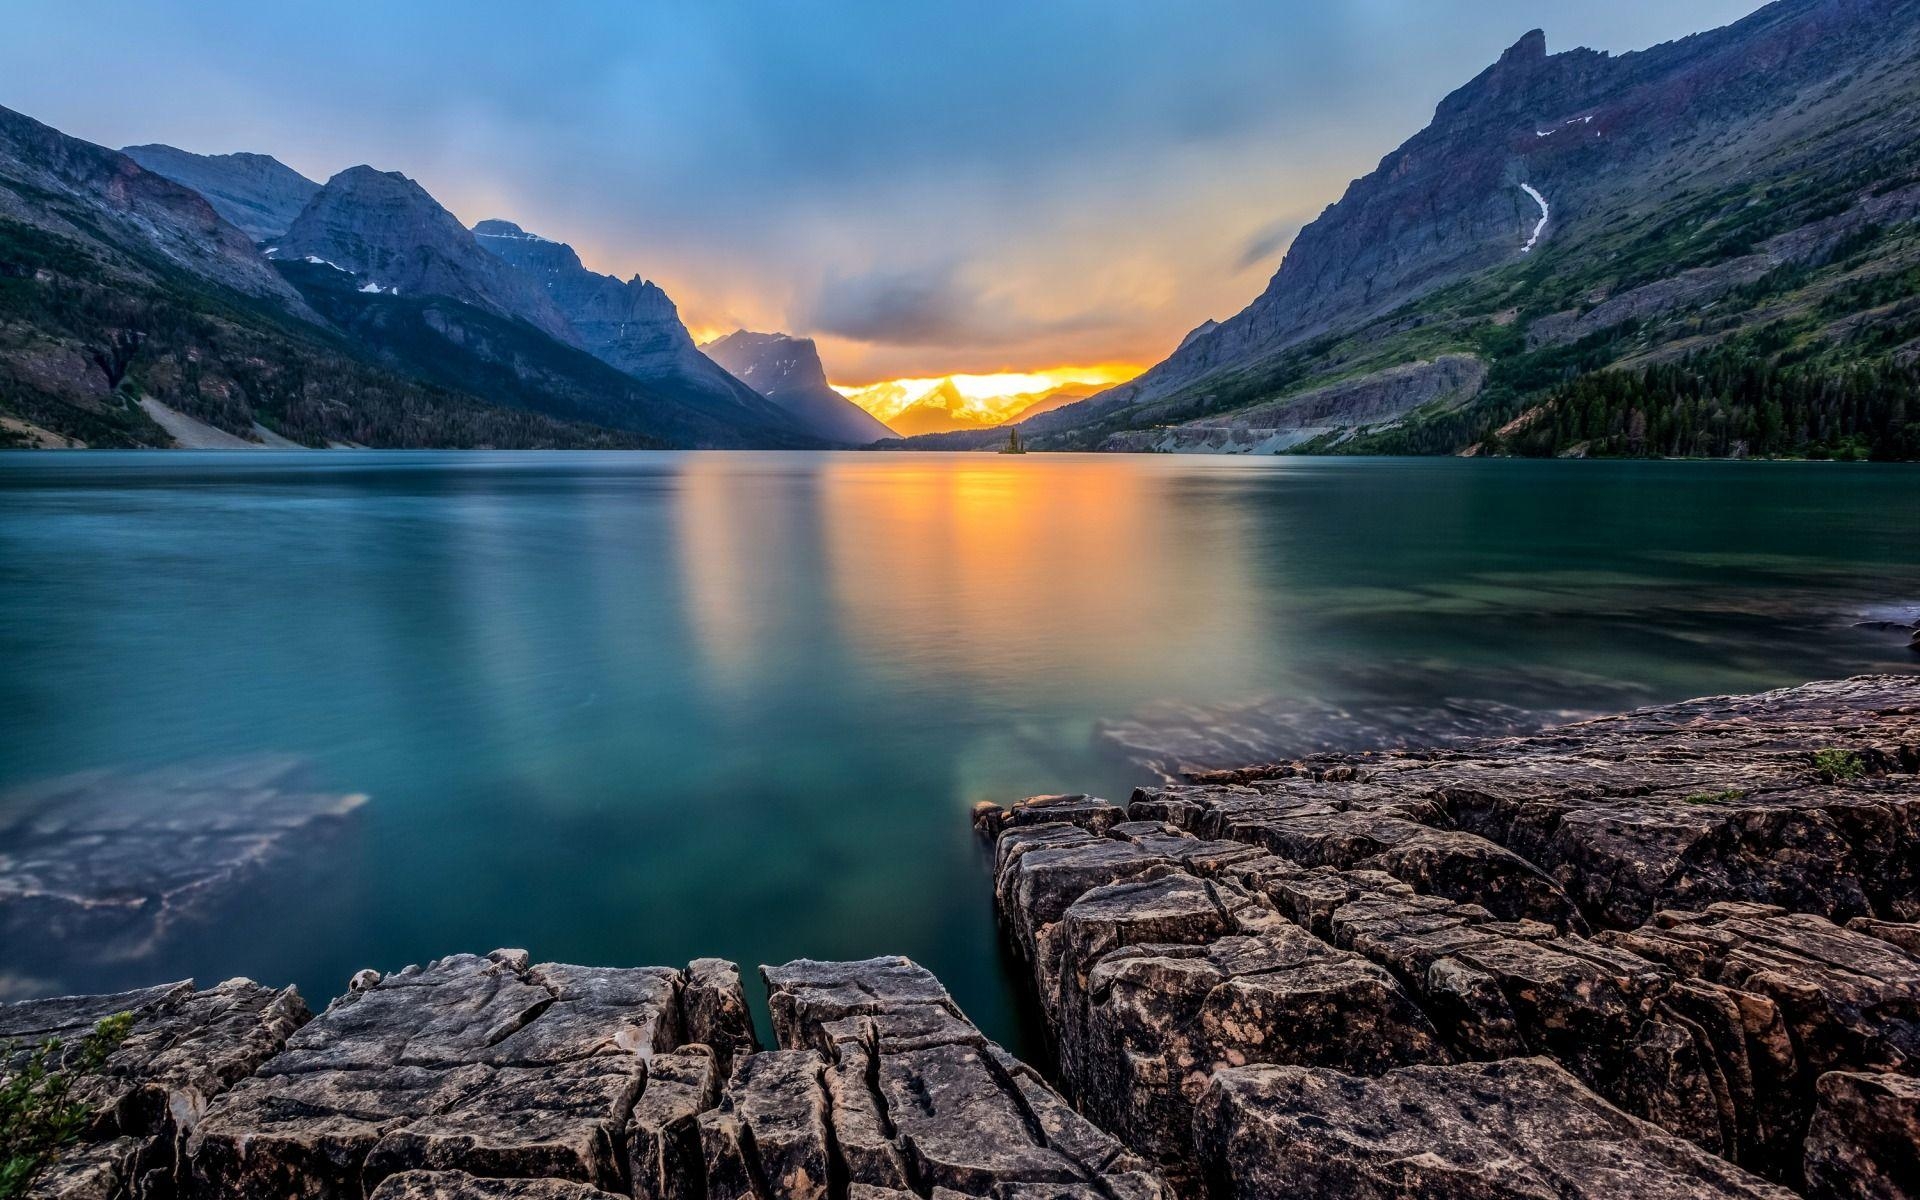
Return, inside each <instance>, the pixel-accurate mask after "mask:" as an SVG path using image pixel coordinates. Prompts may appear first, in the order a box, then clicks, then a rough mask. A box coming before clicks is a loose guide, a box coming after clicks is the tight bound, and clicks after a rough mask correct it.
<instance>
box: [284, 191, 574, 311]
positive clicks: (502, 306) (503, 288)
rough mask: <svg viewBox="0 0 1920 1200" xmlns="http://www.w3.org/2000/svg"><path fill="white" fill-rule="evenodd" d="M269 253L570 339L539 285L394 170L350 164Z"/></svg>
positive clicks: (304, 211) (315, 199)
mask: <svg viewBox="0 0 1920 1200" xmlns="http://www.w3.org/2000/svg"><path fill="white" fill-rule="evenodd" d="M276 257H279V258H282V259H298V258H312V259H317V260H319V261H322V262H326V263H330V264H332V265H334V266H336V267H339V268H341V269H342V270H346V271H351V272H353V273H354V274H356V275H359V276H362V277H364V278H365V279H367V280H368V281H369V282H371V283H375V284H378V285H379V286H380V287H382V288H385V289H396V290H398V291H399V293H400V294H401V295H407V296H417V295H430V296H446V297H449V298H451V299H454V300H460V301H464V302H465V303H467V304H471V305H473V306H474V307H476V308H480V309H484V310H486V311H488V312H491V313H494V314H495V315H498V316H503V317H519V318H521V319H523V320H525V321H526V322H528V323H529V324H531V325H532V326H534V327H535V328H536V329H539V330H540V331H541V332H543V333H545V334H547V335H548V336H549V337H553V338H557V339H559V340H560V341H563V342H568V343H573V344H577V341H576V339H575V338H574V334H573V330H572V328H571V327H570V326H569V325H568V324H567V321H566V318H565V317H563V316H561V315H560V310H559V309H557V308H556V307H554V304H553V301H552V300H550V299H549V298H548V297H547V294H546V292H545V291H544V290H543V289H542V288H540V287H539V286H537V285H536V284H534V283H532V282H531V281H529V280H527V279H526V278H524V277H523V276H521V275H520V274H519V273H518V272H515V271H513V270H511V269H509V268H508V267H507V266H506V265H505V264H503V263H501V262H500V260H499V259H497V258H495V257H494V256H493V255H491V254H489V253H487V252H486V251H485V250H482V249H481V248H480V244H479V243H478V242H477V241H475V240H474V236H473V234H471V233H469V232H468V231H467V228H466V226H464V225H462V224H460V221H459V219H458V218H456V217H455V216H454V215H453V214H452V213H450V212H448V211H447V210H446V209H445V208H442V207H441V206H440V202H439V201H437V200H435V199H434V198H433V197H432V196H430V195H428V194H427V190H426V189H425V188H423V187H421V186H420V185H419V184H417V183H415V182H414V181H413V180H411V179H408V178H407V177H406V176H405V175H402V174H400V173H399V172H398V171H376V170H374V169H373V168H372V167H367V166H359V167H349V168H348V169H347V170H345V171H342V172H340V173H339V174H338V175H335V176H334V177H333V178H332V179H329V180H327V184H326V186H325V187H323V188H321V189H320V191H318V192H317V193H315V194H314V197H313V199H312V200H311V201H309V202H308V203H307V206H306V208H305V209H303V210H302V211H301V213H300V215H299V216H298V217H296V218H295V219H294V222H293V224H292V225H291V226H289V227H288V229H287V231H286V233H284V234H282V235H281V237H280V239H279V246H278V247H277V248H276Z"/></svg>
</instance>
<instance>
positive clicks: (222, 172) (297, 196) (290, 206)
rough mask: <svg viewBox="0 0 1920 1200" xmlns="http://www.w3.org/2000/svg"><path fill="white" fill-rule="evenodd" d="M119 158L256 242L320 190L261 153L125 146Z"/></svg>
mask: <svg viewBox="0 0 1920 1200" xmlns="http://www.w3.org/2000/svg"><path fill="white" fill-rule="evenodd" d="M120 153H122V154H124V155H126V156H127V157H128V158H131V159H132V160H133V161H135V162H137V163H139V164H140V165H141V166H143V167H145V168H146V169H147V170H149V171H152V172H153V173H154V174H156V175H164V176H165V177H166V178H168V179H171V180H173V181H174V182H175V183H177V184H180V185H181V186H182V187H189V188H192V189H193V190H194V191H196V192H199V193H200V194H201V195H202V196H204V197H206V200H207V203H208V204H211V205H213V210H214V211H215V212H217V213H219V214H220V215H221V216H223V217H225V218H226V219H227V220H228V221H229V222H231V223H232V224H233V225H234V226H235V227H237V228H238V229H239V230H240V231H241V232H243V233H245V234H246V235H247V236H249V237H252V238H254V239H256V240H265V239H267V238H274V237H278V236H279V235H281V234H283V233H285V232H286V231H287V227H288V226H289V225H292V224H293V220H294V218H295V217H297V216H299V215H300V210H301V209H303V208H305V207H306V206H307V201H309V200H311V199H313V196H314V193H316V192H318V191H319V190H320V185H319V184H317V183H315V182H314V181H313V180H311V179H308V178H307V177H306V176H304V175H302V174H300V172H298V171H296V170H294V169H293V168H292V167H289V166H287V165H286V164H285V163H283V162H281V161H280V160H279V159H277V158H274V157H272V156H271V155H266V154H193V153H190V152H188V151H186V150H179V149H176V148H174V147H172V146H165V145H158V144H156V145H151V146H127V147H125V148H124V149H122V150H121V151H120Z"/></svg>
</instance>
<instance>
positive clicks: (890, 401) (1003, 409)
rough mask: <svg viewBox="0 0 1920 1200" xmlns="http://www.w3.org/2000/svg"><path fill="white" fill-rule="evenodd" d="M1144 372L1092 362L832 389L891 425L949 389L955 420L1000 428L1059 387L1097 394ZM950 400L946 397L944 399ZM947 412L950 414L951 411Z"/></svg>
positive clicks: (1134, 366)
mask: <svg viewBox="0 0 1920 1200" xmlns="http://www.w3.org/2000/svg"><path fill="white" fill-rule="evenodd" d="M1143 370H1145V368H1144V367H1142V366H1141V365H1139V364H1138V363H1095V364H1092V365H1087V366H1066V367H1049V368H1047V369H1045V370H1042V371H1002V372H997V373H994V374H988V375H966V374H959V375H938V376H930V377H920V378H912V377H909V378H905V379H884V380H881V381H879V382H877V383H871V384H865V385H860V386H846V385H843V384H837V383H836V384H834V385H833V388H834V390H835V391H837V392H839V393H840V394H841V395H843V396H845V397H846V398H847V399H849V400H851V401H853V402H854V403H855V404H858V405H859V406H860V407H861V408H864V409H866V410H867V411H868V412H870V413H872V414H873V415H874V416H876V417H878V418H879V419H880V420H882V421H891V420H893V419H894V418H895V417H898V416H900V415H901V414H902V413H904V412H906V411H907V410H908V409H909V408H911V407H913V406H914V405H916V404H919V403H921V402H922V401H923V400H926V399H927V398H928V397H929V396H933V395H935V394H936V393H938V392H940V391H941V389H942V388H943V386H944V385H947V384H951V385H952V392H953V393H955V394H957V395H958V397H959V400H960V406H959V409H958V411H957V412H955V413H954V415H955V416H957V417H961V418H963V419H967V420H971V421H974V422H977V423H980V424H989V425H992V424H999V423H1000V422H1002V421H1006V420H1010V419H1012V418H1014V417H1017V416H1019V415H1020V414H1021V413H1022V412H1024V411H1026V410H1027V409H1029V408H1031V407H1033V405H1034V404H1035V403H1036V402H1038V401H1040V400H1042V399H1043V398H1045V397H1047V396H1049V395H1051V394H1052V393H1054V392H1057V391H1059V390H1060V389H1061V388H1074V389H1076V390H1080V389H1088V390H1098V389H1101V388H1106V387H1111V386H1112V385H1114V384H1116V383H1124V382H1126V381H1127V380H1129V379H1132V378H1133V377H1134V376H1136V375H1138V374H1140V372H1141V371H1143ZM949 399H950V398H949ZM943 407H949V411H953V410H952V409H951V407H950V406H948V405H943Z"/></svg>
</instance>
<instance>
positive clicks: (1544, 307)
mask: <svg viewBox="0 0 1920 1200" xmlns="http://www.w3.org/2000/svg"><path fill="white" fill-rule="evenodd" d="M1916 112H1920V3H1916V2H1915V0H1779V2H1778V3H1774V4H1771V5H1768V6H1767V7H1765V8H1763V9H1761V10H1759V11H1758V12H1756V13H1754V14H1753V15H1752V16H1750V17H1748V18H1746V19H1744V20H1742V21H1739V22H1736V23H1735V24H1733V25H1730V26H1727V27H1725V28H1723V29H1717V30H1714V31H1712V32H1709V33H1703V34H1699V35H1696V36H1693V37H1689V38H1684V39H1682V40H1680V41H1677V42H1672V43H1669V44H1666V45H1661V46H1656V47H1654V48H1652V49H1650V50H1645V51H1641V52H1637V53H1631V54H1622V55H1618V56H1614V55H1609V54H1604V53H1600V52H1596V51H1592V50H1572V51H1568V52H1565V53H1561V54H1549V53H1548V52H1547V43H1546V37H1545V35H1544V34H1543V33H1541V32H1540V31H1537V30H1536V31H1534V32H1532V33H1529V34H1527V35H1526V36H1525V37H1523V38H1522V39H1520V41H1519V42H1517V43H1516V44H1515V45H1514V46H1513V47H1512V48H1511V49H1509V50H1508V51H1507V52H1506V53H1505V54H1504V55H1502V56H1501V58H1500V60H1499V61H1498V62H1497V63H1495V64H1494V65H1493V66H1491V67H1489V68H1488V69H1487V70H1486V71H1484V72H1483V73H1481V74H1480V75H1479V76H1478V77H1477V78H1475V79H1474V80H1472V81H1471V82H1469V83H1468V84H1466V85H1465V86H1464V87H1462V88H1461V89H1459V90H1458V91H1456V92H1455V93H1453V94H1452V95H1450V96H1448V97H1447V98H1446V99H1445V100H1443V101H1442V102H1441V103H1440V105H1439V108H1438V110H1437V111H1436V113H1435V115H1434V119H1433V122H1432V123H1431V124H1430V125H1429V126H1428V127H1427V128H1426V129H1425V130H1423V131H1421V132H1420V133H1418V134H1416V135H1415V136H1414V137H1413V138H1411V139H1410V140H1408V141H1407V142H1406V143H1405V144H1404V145H1402V146H1401V147H1400V148H1399V149H1397V150H1395V151H1393V152H1392V153H1391V154H1389V155H1387V156H1386V158H1385V159H1383V160H1382V161H1381V163H1380V166H1379V168H1378V169H1377V170H1375V171H1374V172H1373V173H1372V174H1369V175H1367V176H1366V177H1365V178H1362V179H1359V180H1357V181H1355V182H1354V183H1353V185H1352V186H1351V187H1350V188H1348V190H1347V193H1346V195H1345V196H1344V197H1343V198H1342V199H1341V200H1340V201H1339V203H1337V204H1334V205H1333V206H1331V207H1330V208H1328V209H1327V210H1326V212H1325V213H1324V214H1322V215H1321V217H1320V218H1319V219H1318V220H1316V221H1314V222H1313V223H1312V224H1310V225H1308V226H1307V227H1306V228H1305V229H1303V230H1302V231H1301V233H1300V235H1299V236H1298V238H1297V239H1296V240H1295V242H1294V244H1293V246H1292V247H1291V249H1290V250H1289V251H1288V253H1287V255H1286V258H1285V260H1284V261H1283V262H1282V263H1281V266H1280V268H1279V270H1278V271H1277V272H1276V273H1275V275H1274V276H1273V279H1272V281H1271V282H1270V283H1269V284H1268V285H1267V288H1266V290H1265V291H1264V292H1263V293H1262V294H1261V295H1260V296H1259V297H1257V298H1256V299H1255V300H1254V301H1253V303H1252V304H1250V305H1248V307H1247V308H1246V309H1244V310H1243V311H1241V312H1240V313H1238V314H1236V315H1235V316H1233V317H1231V318H1229V319H1227V320H1224V321H1221V322H1218V323H1214V322H1208V323H1206V324H1204V325H1202V326H1200V327H1199V328H1198V329H1195V330H1194V331H1193V332H1192V333H1190V334H1189V335H1188V336H1187V337H1186V338H1185V339H1183V340H1182V342H1181V343H1180V345H1179V347H1178V348H1177V349H1176V350H1175V351H1174V352H1173V353H1172V354H1171V355H1170V356H1169V357H1168V358H1167V359H1166V360H1165V361H1163V362H1161V363H1160V364H1158V365H1157V366H1155V367H1153V368H1152V369H1151V370H1149V371H1147V372H1146V373H1145V374H1143V375H1141V376H1140V377H1138V378H1137V379H1135V380H1132V381H1131V382H1129V383H1126V384H1122V385H1120V386H1118V387H1114V388H1110V389H1107V390H1105V391H1103V392H1101V393H1099V394H1098V395H1095V396H1092V397H1090V398H1088V399H1086V400H1084V401H1081V402H1079V403H1076V404H1070V405H1067V406H1065V407H1062V408H1059V409H1057V410H1056V411H1053V412H1049V413H1046V414H1044V415H1036V416H1031V417H1029V418H1027V419H1025V420H1024V421H1022V422H1021V423H1020V429H1021V432H1022V435H1023V437H1024V438H1025V440H1026V442H1027V444H1028V445H1029V446H1030V447H1032V448H1036V449H1044V448H1074V449H1103V450H1204V451H1223V452H1240V453H1247V452H1260V453H1267V452H1296V453H1301V452H1305V453H1312V452H1327V453H1380V452H1390V453H1406V452H1414V453H1467V452H1472V453H1492V452H1512V453H1525V454H1590V453H1593V454H1614V453H1621V454H1636V453H1653V454H1680V455H1727V454H1733V455H1738V454H1759V453H1779V454H1814V455H1821V454H1834V455H1838V456H1842V457H1846V456H1850V455H1851V456H1858V455H1868V454H1871V455H1875V456H1879V457H1915V456H1920V404H1916V403H1913V402H1911V401H1910V400H1906V399H1904V397H1910V396H1912V395H1913V394H1914V392H1915V389H1916V388H1917V387H1920V229H1916V225H1915V218H1916V216H1920V121H1916V120H1915V119H1914V116H1913V114H1914V113H1916ZM1589 377H1592V378H1594V379H1595V380H1596V381H1595V382H1593V383H1580V382H1579V381H1581V380H1583V379H1587V378H1589ZM1849 396H1851V397H1854V399H1848V398H1847V397H1849ZM1002 436H1003V435H1002V434H1000V433H998V432H997V431H996V432H960V433H947V434H942V435H939V436H936V437H931V438H919V439H914V440H912V441H910V442H908V443H906V444H907V445H908V446H909V447H911V448H970V447H979V446H984V445H991V444H996V443H997V442H998V440H999V439H1000V438H1001V437H1002Z"/></svg>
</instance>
